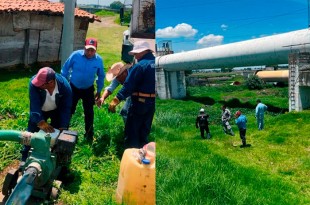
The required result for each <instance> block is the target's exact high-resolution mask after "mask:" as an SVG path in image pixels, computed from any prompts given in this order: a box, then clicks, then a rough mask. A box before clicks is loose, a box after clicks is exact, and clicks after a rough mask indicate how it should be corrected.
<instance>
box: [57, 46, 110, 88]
mask: <svg viewBox="0 0 310 205" xmlns="http://www.w3.org/2000/svg"><path fill="white" fill-rule="evenodd" d="M61 75H63V76H64V77H65V78H67V79H68V81H70V82H71V83H72V84H73V85H74V86H75V87H77V88H79V89H87V88H89V87H91V86H92V85H93V84H94V81H95V80H96V83H97V93H101V91H102V89H103V85H104V77H105V72H104V67H103V60H102V58H101V57H100V56H99V55H98V54H97V53H96V54H95V56H94V57H92V58H87V57H86V56H85V54H84V50H77V51H74V52H73V53H72V54H71V55H70V57H69V58H68V59H67V61H66V62H65V64H64V65H63V67H62V69H61Z"/></svg>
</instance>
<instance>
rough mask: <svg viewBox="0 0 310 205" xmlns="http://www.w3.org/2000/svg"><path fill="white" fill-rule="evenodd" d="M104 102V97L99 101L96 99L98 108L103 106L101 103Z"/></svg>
mask: <svg viewBox="0 0 310 205" xmlns="http://www.w3.org/2000/svg"><path fill="white" fill-rule="evenodd" d="M103 103H104V99H103V98H99V99H98V100H97V101H96V105H97V107H98V108H101V105H102V104H103Z"/></svg>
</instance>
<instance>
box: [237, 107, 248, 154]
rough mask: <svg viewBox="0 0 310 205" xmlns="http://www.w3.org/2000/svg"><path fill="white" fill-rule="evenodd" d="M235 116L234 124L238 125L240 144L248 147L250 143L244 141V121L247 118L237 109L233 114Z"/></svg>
mask: <svg viewBox="0 0 310 205" xmlns="http://www.w3.org/2000/svg"><path fill="white" fill-rule="evenodd" d="M235 117H236V120H235V122H236V125H237V126H238V129H239V134H240V139H241V141H242V145H240V147H241V148H245V147H250V146H251V144H247V143H246V136H245V135H246V123H247V118H246V116H245V115H243V114H242V113H241V111H240V110H238V111H237V112H236V114H235Z"/></svg>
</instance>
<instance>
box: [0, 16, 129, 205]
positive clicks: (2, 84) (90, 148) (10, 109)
mask: <svg viewBox="0 0 310 205" xmlns="http://www.w3.org/2000/svg"><path fill="white" fill-rule="evenodd" d="M104 15H107V16H109V15H110V14H109V13H105V14H104ZM103 21H104V19H103ZM126 29H127V27H126V26H119V25H116V26H113V27H108V28H107V27H103V26H102V25H101V24H99V23H94V24H90V26H89V30H88V33H87V36H88V37H95V38H97V39H98V41H99V43H98V53H99V54H100V55H101V56H102V57H103V59H104V66H105V70H106V71H107V70H108V68H109V66H111V65H112V64H113V63H115V62H118V61H120V59H121V48H122V47H121V44H122V39H123V32H124V31H125V30H126ZM38 69H39V68H38V67H32V68H31V69H30V70H26V69H25V70H23V69H22V70H18V71H12V72H11V71H1V73H0V95H1V99H0V126H1V129H8V130H11V129H12V130H26V128H27V122H28V117H29V97H28V95H29V94H28V83H29V80H30V78H31V76H33V75H34V74H36V71H37V70H38ZM55 70H57V71H59V70H60V68H57V67H55ZM105 84H106V85H107V84H108V82H105ZM112 97H113V96H112ZM112 97H110V98H109V99H107V102H109V101H110V100H111V99H112ZM121 107H122V106H121V105H120V106H119V107H118V108H117V109H118V110H117V112H118V111H120V109H121ZM94 127H95V136H94V138H95V141H94V143H93V145H89V144H87V143H86V142H85V141H84V139H83V134H84V116H83V110H82V105H81V102H80V103H79V104H78V106H77V110H76V113H75V114H74V115H73V118H72V120H71V122H70V129H71V130H75V131H77V132H78V134H79V136H78V138H79V139H78V143H77V146H76V149H75V151H74V154H73V155H72V163H71V164H70V168H71V170H72V175H73V176H74V181H73V182H72V183H64V184H63V185H64V186H63V188H62V193H61V195H60V199H59V203H60V204H116V202H115V199H114V196H115V191H116V187H117V180H118V173H119V165H120V158H121V155H122V153H123V150H122V141H123V129H124V123H123V121H122V118H121V116H120V115H118V114H112V113H108V112H107V107H106V106H104V107H103V108H101V109H98V108H97V107H95V122H94ZM20 149H21V145H19V144H18V143H14V142H0V159H1V163H0V169H1V170H3V169H4V168H5V167H6V166H7V165H9V164H10V163H11V162H12V161H13V160H16V159H17V160H18V159H20V156H21V155H20V153H19V151H20ZM1 183H3V182H1ZM0 185H2V184H0Z"/></svg>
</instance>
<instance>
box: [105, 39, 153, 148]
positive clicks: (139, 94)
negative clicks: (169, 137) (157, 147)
mask: <svg viewBox="0 0 310 205" xmlns="http://www.w3.org/2000/svg"><path fill="white" fill-rule="evenodd" d="M129 54H130V55H133V56H134V57H135V59H136V60H137V63H136V64H135V65H133V67H132V68H131V71H130V72H129V75H128V77H127V78H126V80H125V82H124V85H123V87H122V88H121V89H120V90H119V92H118V93H117V94H116V97H114V98H113V100H112V102H111V103H110V105H109V111H111V112H115V108H116V106H117V105H118V104H119V103H120V101H122V100H125V99H126V98H127V97H129V96H131V105H130V107H129V110H128V116H127V121H126V124H125V147H126V148H142V147H143V146H144V145H145V144H147V143H148V135H149V133H150V131H151V126H152V121H153V117H154V113H155V96H156V95H155V56H154V55H153V53H152V48H151V47H150V44H149V43H148V42H146V41H137V42H135V43H134V47H133V50H132V51H130V52H129Z"/></svg>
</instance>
